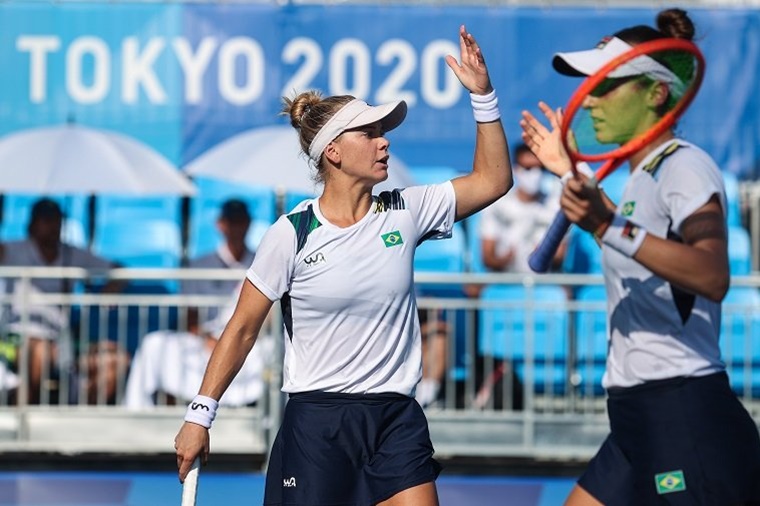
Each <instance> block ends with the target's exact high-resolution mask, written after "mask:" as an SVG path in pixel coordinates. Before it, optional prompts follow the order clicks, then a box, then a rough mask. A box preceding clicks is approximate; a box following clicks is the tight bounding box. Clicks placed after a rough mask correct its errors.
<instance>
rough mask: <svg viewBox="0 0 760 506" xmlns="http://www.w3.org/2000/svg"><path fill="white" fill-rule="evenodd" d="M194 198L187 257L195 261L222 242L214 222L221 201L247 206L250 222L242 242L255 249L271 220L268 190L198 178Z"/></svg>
mask: <svg viewBox="0 0 760 506" xmlns="http://www.w3.org/2000/svg"><path fill="white" fill-rule="evenodd" d="M195 184H196V187H197V188H198V194H197V195H196V196H195V197H193V199H192V200H191V202H190V227H189V232H188V234H189V237H188V245H187V253H188V256H190V257H191V258H192V257H195V256H199V255H203V254H206V253H209V252H210V251H213V250H214V249H215V248H216V247H217V245H218V244H219V242H220V241H221V240H222V237H221V234H219V231H218V230H217V228H216V221H217V219H218V218H219V212H220V210H221V207H222V204H223V203H224V201H225V200H228V199H231V198H236V199H240V200H242V201H243V202H245V203H246V204H247V205H248V211H249V212H250V213H251V216H252V218H253V221H252V223H251V228H250V229H249V231H248V236H247V238H246V242H247V243H248V246H249V247H250V248H251V249H254V250H255V249H256V247H257V246H258V243H259V241H260V240H261V236H262V235H263V231H265V230H266V228H267V227H268V226H269V225H271V224H272V223H273V222H274V220H275V207H276V204H275V194H274V191H272V189H270V188H265V187H253V186H241V185H239V184H232V183H229V182H225V181H220V180H215V179H209V178H198V179H196V180H195Z"/></svg>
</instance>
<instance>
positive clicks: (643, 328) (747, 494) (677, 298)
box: [521, 9, 760, 506]
mask: <svg viewBox="0 0 760 506" xmlns="http://www.w3.org/2000/svg"><path fill="white" fill-rule="evenodd" d="M657 26H658V28H657V29H654V28H652V27H649V26H634V27H631V28H626V29H624V30H621V31H619V32H617V33H616V34H615V35H613V36H612V37H611V38H605V39H604V40H603V41H602V43H600V44H599V45H598V46H597V47H596V48H595V49H591V50H588V51H579V52H570V53H558V54H557V55H556V56H555V58H554V61H553V65H554V68H555V69H556V70H557V71H558V72H560V73H562V74H566V75H574V76H583V75H592V74H594V73H595V72H596V71H597V70H599V69H600V68H601V67H602V66H604V65H605V64H607V63H608V62H611V61H612V60H613V58H615V57H617V56H618V55H619V54H621V53H624V52H625V51H626V50H628V49H631V47H633V46H636V45H638V44H643V43H647V42H649V41H652V40H656V39H665V38H680V39H689V40H690V39H692V38H693V35H694V26H693V24H692V22H691V20H690V19H689V17H688V16H687V14H686V13H685V12H684V11H682V10H680V9H669V10H665V11H662V12H661V13H660V14H659V15H658V17H657ZM659 56H663V58H660V59H658V58H657V56H654V57H653V58H654V60H655V63H653V64H652V66H651V69H650V70H649V71H647V72H646V73H642V74H640V75H628V76H626V77H625V78H617V79H613V78H610V79H607V80H606V82H605V83H604V86H603V87H602V86H599V87H598V88H597V90H596V92H595V93H590V94H589V95H588V96H587V97H586V99H585V100H584V102H583V108H584V109H586V111H585V112H587V113H588V116H589V117H590V118H591V119H592V124H593V134H592V136H595V137H596V140H597V141H598V142H600V143H604V144H615V145H616V144H625V143H627V142H629V141H630V140H631V138H632V137H633V136H636V135H639V134H641V133H642V132H645V131H646V130H647V129H649V128H650V127H652V126H653V125H654V124H655V123H657V121H658V120H659V118H660V117H662V115H663V114H664V113H665V111H667V109H668V107H669V105H668V104H671V103H672V102H673V101H675V100H677V99H678V94H679V93H680V91H681V90H680V89H679V87H678V86H677V85H676V83H682V82H686V81H688V79H689V78H690V73H693V71H694V69H693V67H692V68H688V65H687V66H686V67H685V68H680V67H679V66H678V65H676V64H675V60H673V59H668V58H666V57H665V56H667V55H665V54H664V53H663V54H662V55H659ZM650 63H651V62H650ZM658 66H659V67H658ZM619 74H622V72H620V73H619ZM674 75H675V77H673V76H674ZM666 76H670V77H666ZM539 107H540V108H541V110H542V112H543V113H544V114H545V116H546V118H547V120H548V123H549V127H548V128H547V127H546V126H544V125H543V124H542V123H541V122H539V121H538V120H537V119H536V118H535V117H534V116H533V115H531V114H530V113H528V112H524V113H523V120H522V121H521V126H522V128H523V138H524V140H525V141H526V143H527V144H528V145H529V146H530V147H531V148H532V150H533V151H534V153H535V154H536V155H537V156H538V157H539V158H540V159H541V161H542V163H543V164H544V165H545V166H546V167H547V168H550V169H551V170H552V171H553V172H554V173H555V174H557V175H559V176H563V175H564V174H570V171H571V166H570V163H571V162H570V158H569V156H568V154H567V150H566V149H565V148H564V147H563V144H562V142H561V139H560V135H559V129H560V128H559V127H560V125H561V123H562V121H563V117H562V111H560V110H552V109H551V108H549V107H548V106H547V105H546V104H543V103H542V104H540V106H539ZM574 133H576V139H579V137H578V135H577V132H574ZM629 163H630V176H629V178H628V181H627V184H626V187H625V189H624V193H623V197H622V200H621V202H619V203H617V205H615V204H613V203H612V202H610V201H609V200H608V199H607V198H606V196H605V195H604V194H603V193H602V192H600V190H599V189H598V188H597V187H596V186H595V185H593V184H589V179H588V178H587V177H586V176H584V175H582V174H579V175H578V176H575V177H570V178H568V177H566V178H565V179H566V183H565V186H564V189H563V192H562V196H561V206H562V209H563V211H564V212H565V214H566V215H567V217H568V218H569V219H570V221H572V222H573V223H575V224H577V225H578V226H580V227H581V228H583V229H585V230H587V231H589V232H591V233H594V234H595V235H596V236H597V238H599V240H600V243H601V247H602V252H603V266H604V277H605V282H606V288H607V297H608V328H609V332H610V335H609V339H610V342H609V352H608V357H607V368H606V371H605V374H604V377H603V380H602V381H603V385H604V386H605V388H606V389H607V392H608V413H609V418H610V427H611V432H610V434H609V436H608V437H607V439H606V440H605V442H604V444H603V445H602V447H601V449H600V450H599V452H598V453H597V455H596V456H595V457H594V458H593V459H592V460H591V462H590V463H589V465H588V469H587V470H586V472H585V473H584V474H583V475H582V476H581V478H580V479H579V481H578V484H577V485H576V487H575V488H574V489H573V491H572V492H571V494H570V496H569V497H568V499H567V502H566V505H570V506H577V505H599V504H605V505H608V506H609V505H626V506H628V505H630V506H640V505H654V504H670V505H684V506H686V505H689V506H694V505H725V506H730V505H731V506H732V505H748V504H760V479H759V478H760V438H759V437H758V431H757V427H756V426H755V424H754V422H753V421H752V419H751V418H750V416H749V414H748V413H747V411H746V410H745V409H744V407H743V406H742V405H741V403H740V402H739V400H738V399H737V397H736V396H735V395H734V394H733V392H732V391H731V388H730V386H729V381H728V377H727V375H726V372H725V370H724V364H723V362H722V361H721V358H720V350H719V347H718V335H719V329H720V312H721V300H722V299H723V297H724V296H725V294H726V291H727V289H728V286H729V270H728V260H727V256H728V254H727V243H726V227H725V212H726V198H725V191H724V187H723V181H722V178H721V174H720V171H719V170H718V168H717V167H716V165H715V163H714V162H713V160H711V159H710V157H709V156H708V155H707V154H706V153H705V152H704V151H702V150H701V149H699V148H698V147H697V146H695V145H693V144H691V143H689V142H686V141H685V140H683V139H680V138H677V137H676V136H675V135H674V133H673V131H672V129H670V130H667V131H665V132H664V133H662V134H661V135H659V136H658V137H656V138H655V139H654V140H653V141H651V142H650V143H648V144H646V145H644V146H643V147H642V148H641V149H640V150H639V151H637V152H635V153H634V154H633V155H632V156H631V157H630V158H629Z"/></svg>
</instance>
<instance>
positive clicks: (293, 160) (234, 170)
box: [185, 126, 414, 194]
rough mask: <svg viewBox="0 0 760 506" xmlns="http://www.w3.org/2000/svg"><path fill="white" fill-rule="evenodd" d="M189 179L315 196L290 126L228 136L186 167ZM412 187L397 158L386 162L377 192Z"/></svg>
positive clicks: (304, 159) (295, 136)
mask: <svg viewBox="0 0 760 506" xmlns="http://www.w3.org/2000/svg"><path fill="white" fill-rule="evenodd" d="M185 172H186V173H187V174H188V175H190V176H203V177H209V178H216V179H222V180H225V181H231V182H236V183H242V184H247V185H251V186H267V187H271V188H275V189H278V190H281V191H289V192H298V193H311V194H316V193H317V191H318V185H317V183H315V182H314V180H313V179H312V175H313V174H314V169H313V168H311V166H310V165H309V163H308V160H307V158H306V155H304V154H303V153H302V152H301V147H300V145H299V143H298V135H297V133H296V132H295V130H293V128H292V127H290V126H269V127H263V128H255V129H253V130H247V131H245V132H242V133H239V134H237V135H235V136H233V137H230V138H229V139H227V140H226V141H224V142H221V143H220V144H218V145H216V146H214V147H213V148H211V149H210V150H208V151H206V152H205V153H203V154H202V155H200V156H199V157H198V158H196V159H195V160H193V161H192V162H191V163H189V164H188V165H187V166H186V167H185ZM413 184H414V179H413V178H412V176H411V174H410V173H409V170H408V169H407V167H406V166H405V165H404V163H403V162H401V161H400V160H399V159H398V157H396V156H391V158H390V160H389V162H388V179H386V180H385V181H383V182H382V183H380V184H379V185H377V186H376V187H375V189H376V190H378V191H383V190H390V189H393V188H404V187H407V186H411V185H413Z"/></svg>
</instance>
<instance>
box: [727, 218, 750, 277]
mask: <svg viewBox="0 0 760 506" xmlns="http://www.w3.org/2000/svg"><path fill="white" fill-rule="evenodd" d="M728 265H729V269H730V271H731V275H732V276H746V275H747V274H749V273H750V271H751V270H752V242H751V240H750V237H749V232H747V229H745V228H744V227H742V226H741V225H736V226H729V227H728Z"/></svg>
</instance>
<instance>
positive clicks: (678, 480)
mask: <svg viewBox="0 0 760 506" xmlns="http://www.w3.org/2000/svg"><path fill="white" fill-rule="evenodd" d="M654 483H655V485H656V486H657V493H658V494H669V493H671V492H683V491H684V490H686V478H684V475H683V471H680V470H679V471H668V472H667V473H660V474H657V475H655V477H654Z"/></svg>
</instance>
